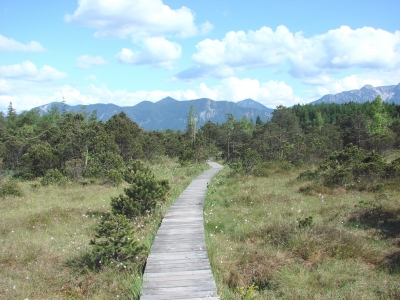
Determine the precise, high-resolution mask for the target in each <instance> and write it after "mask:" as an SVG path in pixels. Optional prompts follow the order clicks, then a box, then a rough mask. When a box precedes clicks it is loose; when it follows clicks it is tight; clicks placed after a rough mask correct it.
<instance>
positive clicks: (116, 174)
mask: <svg viewBox="0 0 400 300" xmlns="http://www.w3.org/2000/svg"><path fill="white" fill-rule="evenodd" d="M123 181H124V177H123V174H122V173H121V172H120V171H118V170H114V169H113V170H110V172H108V175H107V182H108V183H110V184H111V185H113V186H119V185H120V184H121V183H122V182H123Z"/></svg>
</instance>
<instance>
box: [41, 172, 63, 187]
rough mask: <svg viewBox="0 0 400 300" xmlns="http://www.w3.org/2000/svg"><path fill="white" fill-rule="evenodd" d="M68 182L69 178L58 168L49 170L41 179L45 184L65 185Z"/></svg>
mask: <svg viewBox="0 0 400 300" xmlns="http://www.w3.org/2000/svg"><path fill="white" fill-rule="evenodd" d="M66 182H67V178H66V177H65V176H64V175H63V174H61V172H60V171H58V170H57V169H50V170H47V172H46V175H44V176H43V178H42V180H41V181H40V183H41V184H42V185H43V186H46V185H50V184H58V185H64V184H65V183H66Z"/></svg>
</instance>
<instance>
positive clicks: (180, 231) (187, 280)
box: [140, 162, 223, 300]
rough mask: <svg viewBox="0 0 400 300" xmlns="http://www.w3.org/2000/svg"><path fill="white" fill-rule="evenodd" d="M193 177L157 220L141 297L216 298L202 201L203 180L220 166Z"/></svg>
mask: <svg viewBox="0 0 400 300" xmlns="http://www.w3.org/2000/svg"><path fill="white" fill-rule="evenodd" d="M209 164H210V165H211V167H212V169H210V170H207V171H205V172H204V173H203V174H201V175H200V176H198V177H197V178H195V179H194V180H193V181H192V182H191V183H190V184H189V186H188V187H187V188H186V190H185V191H184V192H183V193H182V194H181V195H180V197H179V198H178V199H177V200H176V201H175V203H174V204H173V205H172V206H171V207H170V209H169V210H168V212H167V213H166V214H165V216H164V219H163V220H162V222H161V226H160V228H159V230H158V232H157V235H156V237H155V239H154V243H153V245H152V247H151V250H150V255H149V257H148V259H147V263H146V268H145V272H144V275H143V286H142V295H141V297H140V299H141V300H148V299H152V300H161V299H166V300H168V299H181V300H184V299H187V300H202V299H207V300H217V299H220V298H219V297H218V296H217V291H216V285H215V281H214V277H213V275H212V272H211V267H210V262H209V260H208V256H207V250H206V244H205V237H204V220H203V204H204V198H205V195H206V190H207V183H208V182H209V181H210V180H211V178H212V177H213V176H214V175H215V174H216V173H217V172H219V171H220V170H222V168H223V167H222V166H221V165H219V164H217V163H212V162H211V163H209Z"/></svg>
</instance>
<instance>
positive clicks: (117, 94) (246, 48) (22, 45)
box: [0, 0, 400, 112]
mask: <svg viewBox="0 0 400 300" xmlns="http://www.w3.org/2000/svg"><path fill="white" fill-rule="evenodd" d="M377 7H379V9H377ZM399 10H400V3H399V2H398V1H394V0H387V1H385V2H383V3H382V2H380V1H377V0H366V1H363V2H362V5H359V2H348V1H345V0H339V1H336V2H334V3H332V2H325V1H318V2H315V1H312V0H302V1H291V0H285V1H280V2H279V3H269V2H266V1H253V2H251V3H246V4H244V3H239V2H236V3H230V2H228V1H226V0H222V1H218V2H211V1H201V2H191V3H187V1H183V0H163V1H162V0H137V1H134V2H132V1H129V0H120V1H118V2H114V1H100V0H80V1H79V2H78V1H63V2H61V3H58V2H57V3H55V2H53V1H50V0H38V1H35V2H34V3H33V2H26V1H23V0H13V1H11V0H5V1H3V2H2V3H0V28H1V29H0V53H1V56H0V111H5V110H6V109H7V107H8V105H9V103H10V102H12V104H13V107H14V108H15V109H16V110H17V111H18V112H20V111H23V110H29V109H31V108H33V107H38V106H41V105H45V104H49V103H51V102H61V101H62V99H63V98H64V99H65V101H66V103H67V104H68V105H71V106H74V105H90V104H106V103H110V104H115V105H118V106H121V107H125V106H134V105H136V104H138V103H140V102H142V101H150V102H156V101H159V100H160V99H163V98H165V97H171V98H174V99H175V100H178V101H182V100H188V101H189V100H194V99H201V98H208V99H212V100H214V101H222V100H225V101H231V102H238V101H241V100H243V99H244V100H245V99H252V100H255V101H257V102H259V103H260V104H263V105H264V106H266V107H268V108H272V109H274V108H275V107H276V106H278V105H284V106H287V107H290V106H293V105H295V104H307V103H310V102H312V101H315V100H317V99H319V98H321V97H322V96H324V95H327V94H337V93H341V92H343V91H350V90H357V89H360V88H362V87H363V86H365V85H372V86H374V87H379V86H389V85H397V84H399V82H400V25H399V23H398V22H397V21H396V20H397V18H398V17H397V12H398V11H399ZM332 16H334V17H332ZM227 99H228V100H227Z"/></svg>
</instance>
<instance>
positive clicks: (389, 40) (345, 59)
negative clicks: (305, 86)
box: [289, 26, 400, 77]
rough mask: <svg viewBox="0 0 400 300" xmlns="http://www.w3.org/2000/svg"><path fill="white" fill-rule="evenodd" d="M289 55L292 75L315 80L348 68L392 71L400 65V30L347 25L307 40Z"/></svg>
mask: <svg viewBox="0 0 400 300" xmlns="http://www.w3.org/2000/svg"><path fill="white" fill-rule="evenodd" d="M298 45H299V48H298V51H293V52H291V53H290V55H289V60H290V63H291V68H292V69H291V73H292V74H293V75H294V76H296V77H312V76H315V75H320V74H327V73H332V71H334V70H340V69H348V68H364V69H393V68H396V67H398V66H399V65H400V31H395V32H394V33H391V32H388V31H385V30H382V29H374V28H371V27H363V28H359V29H356V30H353V29H351V28H350V27H348V26H342V27H340V28H338V29H334V30H330V31H328V32H327V33H325V34H322V35H317V36H314V37H312V38H310V39H306V38H304V37H302V36H299V39H298Z"/></svg>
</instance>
